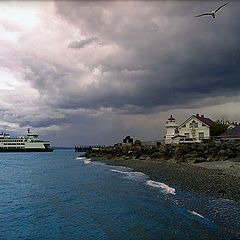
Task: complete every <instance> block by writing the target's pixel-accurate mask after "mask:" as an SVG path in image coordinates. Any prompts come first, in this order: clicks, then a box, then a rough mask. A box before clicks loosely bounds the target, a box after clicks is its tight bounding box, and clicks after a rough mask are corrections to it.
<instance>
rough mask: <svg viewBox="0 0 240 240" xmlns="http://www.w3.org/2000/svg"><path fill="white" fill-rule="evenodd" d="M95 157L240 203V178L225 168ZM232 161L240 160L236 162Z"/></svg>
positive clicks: (171, 183)
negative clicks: (224, 169)
mask: <svg viewBox="0 0 240 240" xmlns="http://www.w3.org/2000/svg"><path fill="white" fill-rule="evenodd" d="M92 160H93V161H100V162H104V163H106V164H108V165H115V166H116V165H118V166H126V167H130V168H132V169H133V170H134V171H139V172H143V173H145V174H147V175H148V176H149V177H150V179H151V180H154V181H160V182H163V183H165V184H168V185H170V186H173V185H175V186H179V187H182V188H184V189H186V190H189V191H193V192H200V193H205V194H208V195H212V196H216V197H221V198H225V199H230V200H233V201H235V202H238V203H240V177H239V176H236V175H230V174H227V173H226V172H224V171H223V169H221V170H220V169H216V168H214V169H210V168H211V167H208V168H207V167H206V166H205V167H200V166H197V165H190V164H179V163H169V162H166V161H161V160H134V159H129V160H125V159H107V158H104V157H92ZM228 163H229V161H228ZM232 164H233V165H234V164H238V163H235V162H232Z"/></svg>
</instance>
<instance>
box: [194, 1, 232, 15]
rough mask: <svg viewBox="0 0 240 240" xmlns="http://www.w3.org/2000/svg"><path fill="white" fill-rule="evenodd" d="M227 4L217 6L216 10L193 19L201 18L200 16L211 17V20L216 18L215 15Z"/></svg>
mask: <svg viewBox="0 0 240 240" xmlns="http://www.w3.org/2000/svg"><path fill="white" fill-rule="evenodd" d="M228 3H229V2H227V3H224V4H223V5H221V6H219V7H218V8H217V9H216V10H213V11H211V12H208V13H202V14H200V15H197V16H195V17H202V16H212V17H213V18H215V17H216V13H217V12H218V11H219V10H220V9H221V8H223V7H224V6H226V5H227V4H228Z"/></svg>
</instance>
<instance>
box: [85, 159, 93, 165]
mask: <svg viewBox="0 0 240 240" xmlns="http://www.w3.org/2000/svg"><path fill="white" fill-rule="evenodd" d="M91 162H92V161H91V159H90V158H86V159H84V160H83V163H84V164H90V163H91Z"/></svg>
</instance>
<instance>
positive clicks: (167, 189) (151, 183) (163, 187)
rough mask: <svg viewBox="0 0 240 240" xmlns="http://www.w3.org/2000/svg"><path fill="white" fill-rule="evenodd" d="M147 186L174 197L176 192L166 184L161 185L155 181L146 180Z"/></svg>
mask: <svg viewBox="0 0 240 240" xmlns="http://www.w3.org/2000/svg"><path fill="white" fill-rule="evenodd" d="M147 185H149V186H151V187H154V188H159V189H161V191H162V192H163V193H166V194H172V195H175V194H176V191H175V189H174V188H172V187H169V186H168V185H167V184H165V183H161V182H156V181H153V180H148V181H147Z"/></svg>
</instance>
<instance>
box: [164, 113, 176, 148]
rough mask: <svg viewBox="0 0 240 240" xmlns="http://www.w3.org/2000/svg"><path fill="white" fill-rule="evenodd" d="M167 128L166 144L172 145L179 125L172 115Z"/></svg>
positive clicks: (166, 125)
mask: <svg viewBox="0 0 240 240" xmlns="http://www.w3.org/2000/svg"><path fill="white" fill-rule="evenodd" d="M165 127H166V129H167V133H166V136H165V144H171V143H172V137H173V136H174V135H175V134H176V131H177V128H178V125H177V123H176V120H175V118H174V117H173V116H172V115H171V116H170V118H169V119H168V121H167V122H166V124H165Z"/></svg>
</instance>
